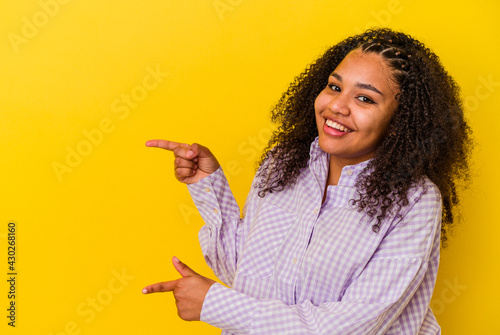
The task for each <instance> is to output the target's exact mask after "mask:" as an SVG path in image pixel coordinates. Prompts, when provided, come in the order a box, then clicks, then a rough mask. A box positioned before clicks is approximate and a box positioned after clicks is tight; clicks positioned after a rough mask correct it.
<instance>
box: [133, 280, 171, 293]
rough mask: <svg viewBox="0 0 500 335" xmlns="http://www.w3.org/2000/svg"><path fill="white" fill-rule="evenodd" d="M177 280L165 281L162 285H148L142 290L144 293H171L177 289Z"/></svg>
mask: <svg viewBox="0 0 500 335" xmlns="http://www.w3.org/2000/svg"><path fill="white" fill-rule="evenodd" d="M176 283H177V280H171V281H165V282H161V283H156V284H152V285H148V286H146V287H145V288H143V289H142V293H144V294H148V293H158V292H171V291H173V290H174V288H175V284H176Z"/></svg>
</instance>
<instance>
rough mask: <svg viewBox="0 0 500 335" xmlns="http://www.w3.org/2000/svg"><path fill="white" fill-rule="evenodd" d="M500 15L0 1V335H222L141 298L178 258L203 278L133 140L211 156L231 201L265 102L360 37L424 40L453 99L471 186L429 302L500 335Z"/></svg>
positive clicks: (426, 4)
mask: <svg viewBox="0 0 500 335" xmlns="http://www.w3.org/2000/svg"><path fill="white" fill-rule="evenodd" d="M499 10H500V5H499V4H498V2H497V1H494V0H489V1H486V0H477V1H464V0H460V1H454V2H448V1H436V0H420V1H417V0H414V1H409V0H363V1H339V0H321V1H319V0H318V1H290V0H276V1H269V0H220V1H213V0H198V1H192V0H176V1H172V0H161V1H160V0H128V1H117V0H110V1H102V0H86V1H81V0H64V1H62V0H60V2H55V0H42V1H36V0H21V1H19V0H2V1H1V2H0V13H1V17H2V19H1V20H0V78H1V79H0V94H1V96H0V97H1V98H0V141H1V142H0V143H1V145H0V157H1V161H0V192H1V197H2V198H1V202H0V239H1V245H0V250H1V252H0V263H1V264H2V266H0V268H1V269H2V273H1V274H0V278H6V277H7V272H8V269H7V245H6V237H7V235H6V234H7V224H8V223H9V222H10V221H15V222H16V223H17V247H18V249H17V251H18V253H17V269H16V270H17V271H18V273H19V275H18V277H17V300H16V304H17V319H16V328H15V329H13V328H11V327H8V326H7V321H8V319H7V318H6V316H7V311H6V309H7V308H8V303H9V300H8V299H7V292H8V286H7V282H6V279H2V280H1V284H0V296H2V299H0V304H1V305H0V310H1V311H2V312H1V313H0V314H1V315H0V316H1V318H0V320H3V321H2V324H1V325H0V329H1V332H2V334H43V335H48V334H54V335H56V334H57V335H61V334H218V333H219V330H218V329H216V328H213V327H211V326H209V325H206V324H203V323H200V322H191V323H188V322H184V321H182V320H180V319H179V318H178V317H177V315H176V309H175V304H174V299H173V297H172V296H171V294H163V295H151V296H143V295H142V294H141V289H142V287H143V286H145V285H147V284H150V283H153V282H157V281H162V280H167V279H173V278H177V276H178V275H177V274H176V273H175V270H174V269H173V267H172V265H171V257H172V256H173V255H176V256H178V257H179V258H180V259H181V260H183V261H184V262H186V263H187V264H189V265H191V267H192V268H194V269H195V270H197V271H198V272H200V273H202V274H205V275H207V276H212V273H211V270H210V269H209V268H208V267H207V266H206V265H205V263H204V260H203V257H202V255H201V252H200V248H199V245H198V240H197V231H198V229H199V228H200V226H201V225H202V221H201V219H200V217H199V216H198V215H197V213H196V210H195V208H194V205H193V204H192V201H191V199H190V197H189V195H188V192H187V190H186V188H185V186H184V185H182V184H180V183H178V182H177V181H176V180H175V178H174V176H173V172H172V166H173V160H172V155H171V154H170V153H168V152H164V151H161V150H158V149H152V148H146V147H144V142H145V141H146V140H148V139H151V138H166V139H172V140H177V141H185V142H200V143H203V144H205V145H207V146H209V147H210V148H211V149H212V150H213V152H214V153H216V155H217V157H218V159H219V161H220V162H221V163H222V165H223V167H224V168H225V169H226V172H227V174H228V176H229V178H230V182H231V185H232V187H233V190H234V193H235V196H236V198H237V200H238V202H239V203H240V204H243V201H244V199H245V196H246V192H247V191H248V189H249V186H250V182H251V178H252V176H253V172H254V168H255V164H254V163H255V161H256V159H257V157H258V156H259V155H260V150H261V149H262V147H263V146H264V144H265V142H266V141H267V138H268V136H269V132H270V126H271V125H270V121H269V110H270V107H271V106H272V104H273V103H274V102H275V101H276V100H277V99H278V98H279V96H280V94H281V92H282V91H283V90H285V89H286V87H287V85H288V83H289V82H290V81H292V79H293V78H294V76H295V75H297V74H298V73H300V72H301V71H302V70H303V69H304V68H305V66H306V65H307V64H308V63H310V62H311V61H312V60H314V59H315V58H316V57H317V56H319V55H320V54H321V53H322V52H323V51H324V50H325V49H326V48H327V47H328V46H330V45H332V44H334V43H336V42H338V41H340V40H341V39H343V38H345V37H347V36H349V35H352V34H354V33H358V32H361V31H363V30H364V29H365V28H367V27H372V26H389V27H391V28H394V29H398V30H404V31H406V32H408V33H411V34H412V35H413V36H415V37H416V38H418V39H420V40H422V41H423V42H425V43H426V44H427V45H428V46H429V47H430V48H432V49H433V50H434V51H435V52H436V53H437V54H438V55H439V56H440V57H441V59H442V62H443V63H444V64H445V66H446V68H447V69H448V70H449V72H450V73H451V74H452V75H453V76H454V77H455V78H456V80H457V81H458V83H459V84H460V85H461V87H462V90H463V96H464V98H465V99H466V101H467V106H468V112H467V114H468V117H469V119H470V122H471V124H472V126H473V128H474V131H475V137H476V140H477V143H478V145H477V149H476V150H475V156H474V174H475V176H476V177H475V179H474V184H473V187H472V189H471V190H470V191H468V192H466V193H465V194H464V196H463V217H464V221H463V223H462V224H461V225H460V226H458V227H457V229H456V230H455V236H454V237H453V238H452V239H451V240H450V243H449V247H448V249H446V250H444V251H443V252H442V258H441V268H440V272H439V277H438V279H437V285H436V290H435V292H434V297H433V301H432V307H433V308H434V310H435V314H436V315H437V319H438V321H439V322H440V324H441V326H442V328H443V333H444V334H500V324H499V323H498V315H500V307H499V301H500V292H499V290H498V288H497V287H498V283H499V282H500V261H499V254H500V246H499V244H498V236H499V235H500V228H499V224H498V223H499V220H498V218H497V217H498V210H497V209H496V207H497V206H498V204H497V202H498V200H499V196H498V189H500V182H499V178H498V177H497V175H498V173H497V172H495V171H497V169H498V166H497V165H498V163H499V155H498V153H499V143H500V137H499V136H500V131H499V130H498V125H499V124H500V113H499V112H498V106H499V100H500V67H499V66H498V55H499V54H500V43H499V38H498V36H499V35H498V34H499V33H500V23H499V20H498V13H499ZM151 71H153V72H154V71H160V72H162V73H163V74H161V75H160V76H159V77H157V78H156V81H155V80H154V78H153V77H152V76H151V75H150V74H149V73H150V72H151ZM166 73H168V75H166ZM488 82H489V84H488ZM127 96H129V97H132V99H133V100H131V101H129V105H127V104H126V102H125V101H126V100H124V99H127ZM89 134H90V135H89ZM92 134H93V135H92ZM99 134H101V135H99ZM89 136H90V138H92V139H93V143H92V142H91V140H90V139H89ZM92 136H94V137H92ZM73 150H74V151H75V152H76V153H77V154H78V153H79V152H80V154H79V156H80V160H78V158H75V156H74V155H75V153H74V152H73V154H71V152H72V151H73ZM72 155H73V156H72ZM68 160H69V161H70V162H71V164H72V166H69V165H68V164H69V163H68ZM61 166H66V169H63V170H61ZM55 167H58V168H59V170H57V169H55ZM57 171H59V172H57Z"/></svg>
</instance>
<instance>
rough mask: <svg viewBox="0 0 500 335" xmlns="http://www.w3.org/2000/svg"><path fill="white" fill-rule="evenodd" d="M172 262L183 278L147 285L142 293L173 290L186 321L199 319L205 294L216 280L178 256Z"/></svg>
mask: <svg viewBox="0 0 500 335" xmlns="http://www.w3.org/2000/svg"><path fill="white" fill-rule="evenodd" d="M172 263H174V267H175V269H176V270H177V272H179V274H180V275H181V276H182V278H179V279H177V280H171V281H166V282H162V283H156V284H153V285H149V286H146V287H145V288H143V289H142V293H144V294H148V293H157V292H173V293H174V297H175V304H176V305H177V314H178V315H179V317H180V318H181V319H183V320H186V321H199V320H200V314H201V308H202V307H203V302H204V301H205V296H206V295H207V292H208V290H209V289H210V287H211V286H212V285H213V284H214V283H215V281H214V280H212V279H210V278H207V277H203V276H201V275H199V274H198V273H196V272H194V271H193V270H191V268H190V267H188V266H187V265H186V264H184V263H182V262H181V261H179V259H177V257H174V258H173V260H172Z"/></svg>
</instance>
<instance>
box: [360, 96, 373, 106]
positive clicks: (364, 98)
mask: <svg viewBox="0 0 500 335" xmlns="http://www.w3.org/2000/svg"><path fill="white" fill-rule="evenodd" d="M358 100H359V101H361V102H366V103H368V104H374V103H375V101H373V100H372V99H370V98H368V97H365V96H363V95H362V96H359V97H358Z"/></svg>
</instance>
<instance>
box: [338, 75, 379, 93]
mask: <svg viewBox="0 0 500 335" xmlns="http://www.w3.org/2000/svg"><path fill="white" fill-rule="evenodd" d="M330 76H331V77H334V78H335V79H337V80H338V81H340V82H342V76H341V75H340V74H338V73H335V72H332V73H331V74H330ZM356 87H359V88H362V89H366V90H370V91H373V92H376V93H378V94H380V95H381V96H384V95H383V94H382V92H380V91H379V90H378V89H377V88H376V87H375V86H373V85H370V84H364V83H356Z"/></svg>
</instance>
